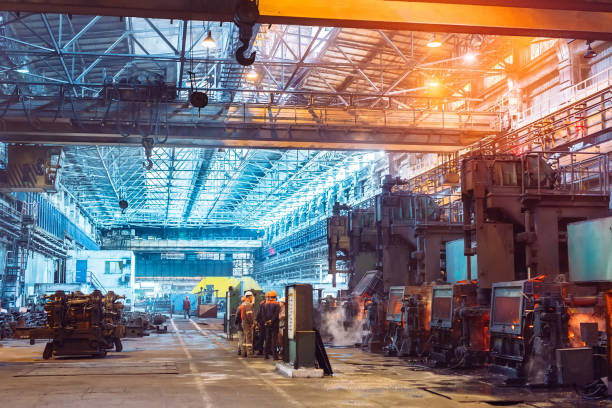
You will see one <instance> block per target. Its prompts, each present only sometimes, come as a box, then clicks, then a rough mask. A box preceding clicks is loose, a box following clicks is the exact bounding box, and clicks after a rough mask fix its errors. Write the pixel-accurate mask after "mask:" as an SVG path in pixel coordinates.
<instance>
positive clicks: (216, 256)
mask: <svg viewBox="0 0 612 408" xmlns="http://www.w3.org/2000/svg"><path fill="white" fill-rule="evenodd" d="M196 255H197V258H198V259H210V260H212V261H220V260H222V259H225V254H222V253H219V252H197V253H196Z"/></svg>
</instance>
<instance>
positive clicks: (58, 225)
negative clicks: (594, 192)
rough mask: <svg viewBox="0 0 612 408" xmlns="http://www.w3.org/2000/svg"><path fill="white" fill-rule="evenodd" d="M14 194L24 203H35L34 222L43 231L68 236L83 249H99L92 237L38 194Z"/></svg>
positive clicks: (62, 238) (62, 237) (57, 236)
mask: <svg viewBox="0 0 612 408" xmlns="http://www.w3.org/2000/svg"><path fill="white" fill-rule="evenodd" d="M15 196H16V197H17V198H18V199H19V200H21V201H23V202H25V203H36V204H37V208H38V213H37V221H36V224H37V225H38V227H40V228H41V229H42V230H44V231H45V232H47V233H49V234H51V235H53V236H54V237H56V238H58V239H60V240H64V238H65V237H70V238H72V239H73V240H74V241H75V242H77V243H78V244H79V245H81V246H82V247H83V248H84V249H89V250H98V249H100V247H99V246H98V244H97V243H96V242H95V241H94V240H93V239H91V238H90V237H89V236H88V235H87V234H86V233H85V232H83V230H81V229H80V228H79V227H78V226H77V225H76V224H75V223H73V222H72V221H70V220H69V219H68V217H66V216H65V215H64V214H62V213H61V212H60V211H59V210H58V209H57V208H55V207H54V206H53V205H52V204H51V203H49V202H48V201H47V200H46V199H45V198H44V197H43V196H41V195H40V194H38V193H15Z"/></svg>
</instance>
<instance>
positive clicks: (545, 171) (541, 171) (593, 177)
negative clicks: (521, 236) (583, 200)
mask: <svg viewBox="0 0 612 408" xmlns="http://www.w3.org/2000/svg"><path fill="white" fill-rule="evenodd" d="M550 155H551V153H550V152H537V153H529V154H527V155H525V156H522V157H521V162H522V169H523V174H524V175H525V177H523V178H522V180H523V182H522V184H523V192H530V190H531V191H533V190H536V191H537V192H538V193H540V192H541V191H542V190H545V189H547V190H554V191H555V192H556V193H563V194H571V195H582V196H584V195H593V196H604V197H605V196H609V194H610V180H609V177H610V169H609V164H610V163H609V162H610V159H609V157H608V155H607V154H601V153H569V154H565V155H563V156H558V157H556V158H552V159H551V158H548V159H547V157H548V156H550ZM546 159H547V160H546ZM547 162H548V164H547ZM549 165H550V167H549Z"/></svg>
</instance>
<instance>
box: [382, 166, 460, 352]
mask: <svg viewBox="0 0 612 408" xmlns="http://www.w3.org/2000/svg"><path fill="white" fill-rule="evenodd" d="M404 184H405V181H403V180H401V179H399V178H392V177H389V176H387V177H385V180H384V183H383V186H382V190H383V191H382V193H381V194H379V195H378V196H377V197H376V221H377V223H376V225H377V233H378V245H377V255H378V256H377V267H378V268H379V269H380V270H382V271H383V276H384V293H385V294H386V296H387V299H388V307H389V308H397V307H398V305H397V303H395V304H392V302H394V300H393V297H394V293H393V291H392V289H391V285H403V286H402V288H403V289H402V292H403V296H402V297H403V300H402V303H401V304H402V306H401V308H400V310H403V311H404V312H403V313H401V314H398V313H397V311H396V310H394V309H387V312H386V324H387V327H386V332H387V341H386V346H385V349H386V350H387V352H388V354H399V355H404V356H406V355H421V354H422V353H424V352H426V351H429V344H427V345H426V342H427V339H428V338H429V335H430V332H429V330H430V316H429V310H430V309H431V300H432V291H431V286H430V284H432V283H440V282H443V281H444V279H445V277H446V262H445V260H446V254H445V251H446V243H447V242H449V241H453V240H456V239H458V238H460V237H461V236H462V234H463V228H462V224H461V222H460V202H459V200H458V199H456V198H455V197H452V196H451V195H448V194H446V195H444V194H440V195H437V196H431V195H425V194H414V193H412V192H410V191H405V190H402V186H403V185H404ZM396 291H397V293H399V291H400V289H399V288H397V289H396Z"/></svg>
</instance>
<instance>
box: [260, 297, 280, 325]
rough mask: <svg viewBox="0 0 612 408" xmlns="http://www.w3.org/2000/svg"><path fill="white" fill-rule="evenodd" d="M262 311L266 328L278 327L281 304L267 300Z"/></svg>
mask: <svg viewBox="0 0 612 408" xmlns="http://www.w3.org/2000/svg"><path fill="white" fill-rule="evenodd" d="M262 309H263V311H262V312H261V313H262V320H263V322H264V326H272V327H278V322H279V320H278V316H279V314H280V304H279V303H278V302H277V301H276V300H267V301H266V304H265V305H263V306H262ZM260 310H261V309H260Z"/></svg>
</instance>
